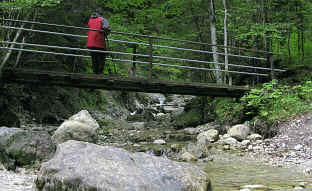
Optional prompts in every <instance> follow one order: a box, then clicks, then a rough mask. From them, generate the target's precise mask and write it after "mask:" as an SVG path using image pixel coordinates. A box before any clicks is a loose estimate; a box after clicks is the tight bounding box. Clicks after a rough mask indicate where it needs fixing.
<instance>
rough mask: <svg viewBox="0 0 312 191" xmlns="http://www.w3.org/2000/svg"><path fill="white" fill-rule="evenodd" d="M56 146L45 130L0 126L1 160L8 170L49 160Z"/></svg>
mask: <svg viewBox="0 0 312 191" xmlns="http://www.w3.org/2000/svg"><path fill="white" fill-rule="evenodd" d="M55 149H56V147H55V145H54V144H53V143H52V139H51V136H50V135H49V134H48V133H47V132H45V131H28V130H21V129H17V128H6V127H1V128H0V162H1V163H2V164H3V165H4V167H5V168H6V169H8V170H15V169H16V167H19V166H25V165H31V164H33V163H34V162H35V161H44V160H48V159H50V158H51V157H52V155H53V154H54V151H55Z"/></svg>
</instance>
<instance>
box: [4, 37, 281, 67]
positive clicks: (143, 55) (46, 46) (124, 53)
mask: <svg viewBox="0 0 312 191" xmlns="http://www.w3.org/2000/svg"><path fill="white" fill-rule="evenodd" d="M1 43H3V44H16V45H26V46H35V47H44V48H55V49H64V50H75V51H87V52H100V53H108V54H120V55H131V56H138V57H146V58H147V57H150V55H148V54H133V53H126V52H117V51H102V50H91V49H83V48H72V47H63V46H51V45H43V44H31V43H18V42H8V41H1ZM152 57H153V58H159V59H168V60H178V61H188V62H194V63H201V64H218V65H225V63H219V62H207V61H201V60H191V59H184V58H174V57H165V56H152ZM228 66H233V67H240V68H249V69H258V70H269V71H272V70H273V71H276V72H284V71H286V70H281V69H271V68H264V67H256V66H248V65H237V64H228Z"/></svg>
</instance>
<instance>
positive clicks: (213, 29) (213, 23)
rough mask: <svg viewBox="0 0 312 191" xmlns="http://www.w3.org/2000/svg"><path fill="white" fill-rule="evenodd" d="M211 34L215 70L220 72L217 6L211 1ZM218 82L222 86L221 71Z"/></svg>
mask: <svg viewBox="0 0 312 191" xmlns="http://www.w3.org/2000/svg"><path fill="white" fill-rule="evenodd" d="M210 33H211V44H212V52H213V61H214V62H215V69H217V70H220V69H221V68H220V65H218V64H216V63H217V62H218V60H219V59H218V55H217V54H216V53H217V51H218V47H217V46H214V45H217V29H216V15H215V6H214V0H210ZM216 80H217V83H218V84H222V75H221V72H220V71H216Z"/></svg>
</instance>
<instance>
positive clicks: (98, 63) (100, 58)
mask: <svg viewBox="0 0 312 191" xmlns="http://www.w3.org/2000/svg"><path fill="white" fill-rule="evenodd" d="M89 49H90V50H101V51H105V50H106V49H103V48H95V47H90V48H89ZM90 54H91V58H92V67H93V72H94V73H95V74H103V71H104V67H105V61H106V53H102V52H90Z"/></svg>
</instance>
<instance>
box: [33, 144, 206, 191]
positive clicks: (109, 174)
mask: <svg viewBox="0 0 312 191" xmlns="http://www.w3.org/2000/svg"><path fill="white" fill-rule="evenodd" d="M35 185H36V190H37V191H51V190H58V191H65V190H66V191H82V190H83V191H91V190H92V191H120V190H123V191H134V190H135V191H209V190H211V188H210V181H209V179H208V178H207V174H206V173H205V172H203V171H202V170H200V169H199V168H198V167H195V166H193V165H191V164H188V163H178V162H173V161H171V160H169V159H165V158H162V157H155V156H151V155H149V154H146V153H129V152H128V151H126V150H124V149H120V148H114V147H110V146H104V147H103V146H99V145H95V144H91V143H87V142H80V141H67V142H65V143H62V144H59V145H58V148H57V151H56V154H55V155H54V157H53V158H52V159H51V160H50V161H48V162H46V163H43V164H42V166H41V169H40V172H39V174H38V176H37V179H36V180H35Z"/></svg>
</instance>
